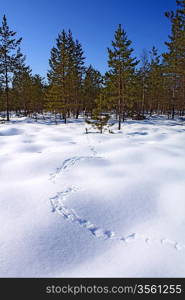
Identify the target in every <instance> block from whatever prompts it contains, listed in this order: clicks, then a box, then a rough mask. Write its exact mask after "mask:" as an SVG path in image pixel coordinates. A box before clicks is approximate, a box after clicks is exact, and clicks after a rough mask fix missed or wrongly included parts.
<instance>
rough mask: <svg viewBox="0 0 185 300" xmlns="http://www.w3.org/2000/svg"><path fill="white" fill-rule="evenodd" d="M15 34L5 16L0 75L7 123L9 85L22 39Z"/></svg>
mask: <svg viewBox="0 0 185 300" xmlns="http://www.w3.org/2000/svg"><path fill="white" fill-rule="evenodd" d="M15 35H16V32H14V31H12V30H10V29H9V26H8V24H7V19H6V16H5V15H4V16H3V21H2V26H1V27H0V74H1V82H2V84H3V87H4V90H5V94H6V115H7V121H9V119H10V117H9V109H10V103H9V84H10V80H11V75H12V73H13V71H14V70H15V68H16V64H17V62H18V60H19V58H20V57H21V56H22V54H21V52H20V50H19V45H20V43H21V40H22V38H20V39H15Z"/></svg>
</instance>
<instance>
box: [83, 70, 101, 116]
mask: <svg viewBox="0 0 185 300" xmlns="http://www.w3.org/2000/svg"><path fill="white" fill-rule="evenodd" d="M102 83H103V78H102V76H101V73H100V72H99V71H98V70H95V69H94V68H93V67H92V66H91V65H90V66H89V67H88V68H87V69H86V71H85V77H84V80H83V101H84V104H83V108H84V109H85V112H86V113H88V112H90V114H91V115H92V111H93V109H94V108H95V107H96V100H97V98H98V95H99V94H100V91H101V88H102Z"/></svg>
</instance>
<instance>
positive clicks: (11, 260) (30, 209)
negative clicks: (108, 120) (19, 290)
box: [0, 117, 185, 277]
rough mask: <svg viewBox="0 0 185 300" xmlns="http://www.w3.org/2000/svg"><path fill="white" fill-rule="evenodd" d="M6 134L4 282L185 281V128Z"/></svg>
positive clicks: (25, 126)
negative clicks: (11, 279)
mask: <svg viewBox="0 0 185 300" xmlns="http://www.w3.org/2000/svg"><path fill="white" fill-rule="evenodd" d="M112 130H113V131H114V132H115V134H108V133H104V134H102V135H101V134H99V133H95V132H94V133H93V132H92V133H89V134H86V133H85V124H84V122H83V120H82V119H80V120H79V121H78V122H74V121H72V120H71V122H69V123H68V124H62V123H61V124H58V125H54V124H50V123H49V122H46V121H39V122H35V121H32V120H31V119H28V118H17V119H16V118H13V119H12V121H11V122H10V123H8V124H7V123H5V124H0V166H1V167H0V228H1V231H0V277H184V274H185V234H184V232H185V217H184V216H185V196H184V195H185V154H184V150H185V122H184V121H183V120H180V119H179V120H174V121H172V120H167V119H165V118H163V117H155V118H151V119H150V120H145V121H131V120H130V121H127V122H126V123H125V124H124V125H123V128H122V130H121V132H118V131H117V129H116V127H115V128H112Z"/></svg>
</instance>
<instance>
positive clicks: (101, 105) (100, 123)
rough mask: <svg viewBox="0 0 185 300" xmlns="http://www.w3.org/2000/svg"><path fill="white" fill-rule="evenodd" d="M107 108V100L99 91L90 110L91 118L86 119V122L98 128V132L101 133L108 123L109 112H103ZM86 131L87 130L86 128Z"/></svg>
mask: <svg viewBox="0 0 185 300" xmlns="http://www.w3.org/2000/svg"><path fill="white" fill-rule="evenodd" d="M106 109H107V102H106V98H105V95H104V93H103V92H101V93H100V94H99V96H98V98H97V99H96V107H95V108H94V109H93V111H92V120H88V119H86V123H87V124H90V125H91V126H92V127H94V128H96V129H98V131H99V132H100V133H103V130H104V129H105V127H107V125H108V121H109V119H110V115H109V113H107V112H105V111H106ZM86 133H88V130H87V129H86Z"/></svg>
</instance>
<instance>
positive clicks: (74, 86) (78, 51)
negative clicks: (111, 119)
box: [48, 30, 85, 122]
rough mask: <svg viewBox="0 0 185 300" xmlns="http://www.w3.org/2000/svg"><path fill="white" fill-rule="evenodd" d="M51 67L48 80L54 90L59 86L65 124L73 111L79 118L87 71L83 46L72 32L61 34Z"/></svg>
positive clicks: (52, 51)
mask: <svg viewBox="0 0 185 300" xmlns="http://www.w3.org/2000/svg"><path fill="white" fill-rule="evenodd" d="M49 65H50V71H49V72H48V80H49V83H50V84H51V85H52V88H53V86H57V88H56V90H57V91H58V93H59V97H60V99H61V107H62V110H63V115H64V119H65V122H66V117H67V114H68V115H70V112H71V111H72V112H73V113H74V114H76V117H77V118H78V115H79V110H80V108H81V103H80V102H81V98H82V79H83V74H84V70H85V69H84V56H83V50H82V46H81V44H80V43H79V41H78V40H77V41H76V42H75V41H74V39H73V36H72V32H71V31H70V30H69V31H68V33H66V32H65V31H64V30H63V31H62V33H60V34H59V36H58V38H57V43H56V47H53V48H52V50H51V58H50V60H49ZM58 104H59V103H58ZM57 107H58V105H57Z"/></svg>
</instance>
